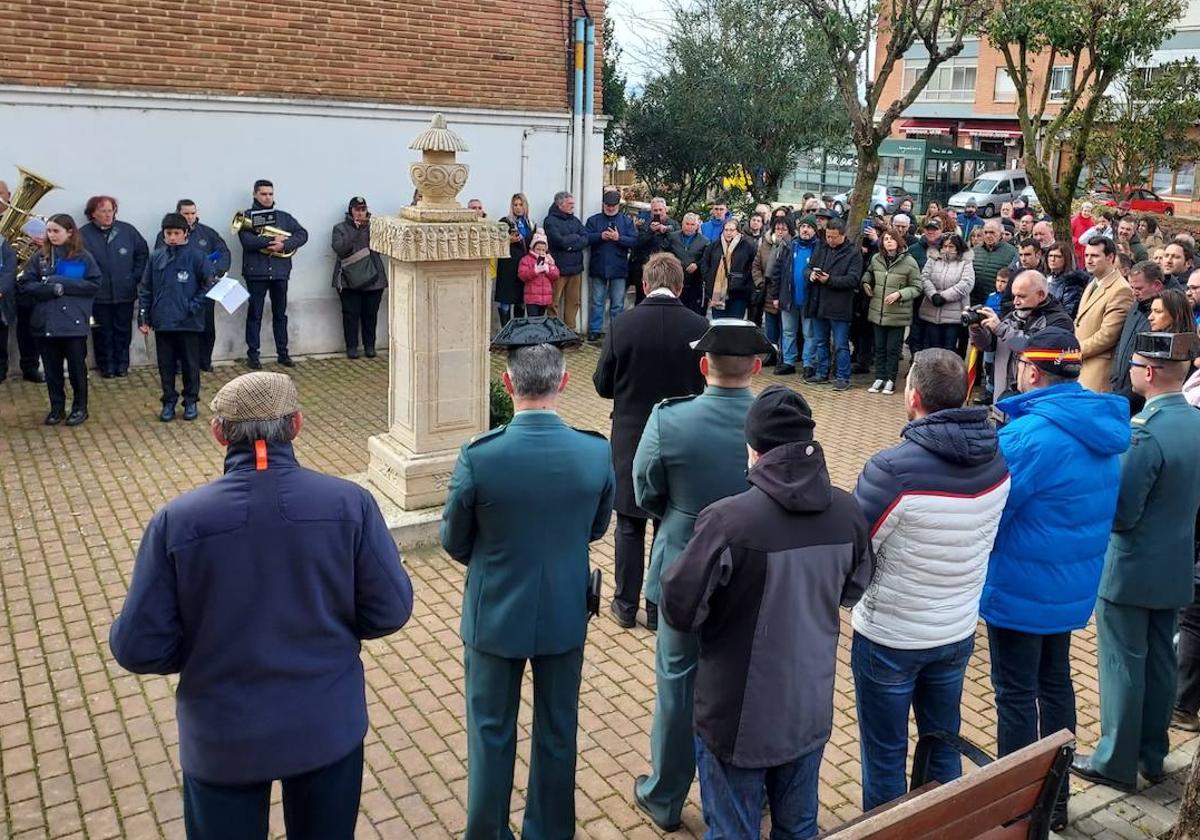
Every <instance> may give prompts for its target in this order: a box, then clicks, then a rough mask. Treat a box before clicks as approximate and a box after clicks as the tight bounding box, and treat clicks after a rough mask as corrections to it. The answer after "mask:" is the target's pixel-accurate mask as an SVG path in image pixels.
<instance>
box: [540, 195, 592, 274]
mask: <svg viewBox="0 0 1200 840" xmlns="http://www.w3.org/2000/svg"><path fill="white" fill-rule="evenodd" d="M542 230H543V231H544V232H545V233H546V240H547V244H548V245H549V246H550V256H552V257H554V263H555V265H557V266H558V273H559V275H560V276H565V277H570V276H572V275H575V274H583V252H584V251H585V250H587V246H588V236H587V230H585V229H584V227H583V222H581V221H579V219H578V217H576V216H575V215H574V214H573V213H567V212H564V211H563V210H562V209H561V208H559V206H558V205H557V204H551V205H550V209H549V210H548V211H546V218H545V219H544V220H543V221H542Z"/></svg>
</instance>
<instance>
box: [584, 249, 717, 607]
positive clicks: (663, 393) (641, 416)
mask: <svg viewBox="0 0 1200 840" xmlns="http://www.w3.org/2000/svg"><path fill="white" fill-rule="evenodd" d="M642 289H643V291H644V292H645V293H646V299H645V300H643V301H642V302H641V303H639V304H638V305H637V306H635V307H634V308H633V309H631V310H630V311H628V312H626V313H625V314H623V315H622V316H621V317H620V318H614V319H613V326H612V328H611V329H610V330H609V332H608V335H607V336H606V337H605V339H604V348H603V350H602V351H601V353H600V361H599V362H597V364H596V373H595V375H594V376H593V377H592V381H593V382H594V383H595V385H596V393H598V394H599V395H600V396H602V397H604V398H606V399H611V400H612V401H613V413H612V421H613V426H612V452H613V468H614V470H615V471H616V474H617V495H616V504H615V506H614V507H615V509H616V513H617V535H616V552H615V553H616V581H615V583H614V591H613V600H612V607H611V609H612V614H613V617H614V618H615V619H616V621H617V623H618V624H620V625H621V626H622V627H633V625H634V620H635V618H636V617H637V609H638V601H639V600H641V592H642V575H643V573H644V571H645V551H646V520H647V519H648V518H649V514H647V513H646V512H645V511H644V510H642V509H641V508H639V507H638V506H637V502H636V501H635V500H634V497H633V454H634V453H635V452H636V451H637V447H638V441H640V440H641V439H642V429H643V428H645V426H646V418H648V417H649V416H650V410H651V409H652V408H654V406H655V404H656V403H659V402H661V401H662V400H665V399H667V398H668V397H683V396H687V395H689V394H699V393H700V392H701V391H703V390H704V376H703V374H701V373H700V355H701V354H700V353H699V352H697V351H696V350H693V349H691V347H690V344H691V342H693V341H695V340H696V339H698V338H700V336H702V335H704V332H705V331H706V330H707V329H708V321H707V320H706V319H705V318H704V316H702V315H697V314H696V313H695V312H693V311H691V310H690V309H688V308H687V307H686V306H684V305H683V304H682V303H680V301H679V294H680V292H682V291H683V267H682V266H681V265H680V264H679V260H678V258H676V257H675V255H673V254H668V253H659V254H655V255H654V256H652V257H650V259H649V260H647V261H646V266H645V268H644V269H643V270H642ZM646 627H647V628H649V629H651V630H655V629H657V627H658V607H657V605H655V604H652V603H650V602H649V601H647V602H646Z"/></svg>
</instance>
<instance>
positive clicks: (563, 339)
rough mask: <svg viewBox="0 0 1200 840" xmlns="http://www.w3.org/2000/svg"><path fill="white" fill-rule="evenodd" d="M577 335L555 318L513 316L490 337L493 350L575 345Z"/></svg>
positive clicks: (577, 341)
mask: <svg viewBox="0 0 1200 840" xmlns="http://www.w3.org/2000/svg"><path fill="white" fill-rule="evenodd" d="M579 343H580V341H579V336H577V335H576V334H575V332H574V331H573V330H571V329H570V328H569V327H568V326H567V325H566V324H564V323H563V322H562V321H560V320H558V319H557V318H553V317H549V316H544V317H537V318H513V319H512V320H511V321H509V322H508V323H507V324H505V325H504V329H502V330H500V332H499V333H497V335H496V337H495V338H493V339H492V346H491V349H493V350H515V349H517V348H520V347H536V346H537V345H539V344H552V345H554V346H555V347H559V348H565V347H575V346H577V345H579Z"/></svg>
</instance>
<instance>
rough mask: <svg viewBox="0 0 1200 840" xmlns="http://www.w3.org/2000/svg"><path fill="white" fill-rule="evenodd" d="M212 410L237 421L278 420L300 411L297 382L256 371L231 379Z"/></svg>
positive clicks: (218, 392)
mask: <svg viewBox="0 0 1200 840" xmlns="http://www.w3.org/2000/svg"><path fill="white" fill-rule="evenodd" d="M209 407H210V408H211V409H212V410H213V413H214V414H216V415H217V416H218V417H221V418H223V419H225V420H230V421H232V422H234V423H245V422H248V421H253V420H278V419H279V418H280V417H287V416H288V415H289V414H295V413H296V412H297V411H299V410H300V398H299V396H298V395H297V394H296V383H295V382H293V381H292V378H291V377H290V376H288V375H287V374H284V373H267V372H266V371H255V372H254V373H245V374H242V375H241V376H239V377H238V378H237V379H234V380H232V381H230V382H226V383H225V385H224V386H223V387H222V388H221V390H219V391H217V393H216V396H214V397H213V398H212V402H211V403H209Z"/></svg>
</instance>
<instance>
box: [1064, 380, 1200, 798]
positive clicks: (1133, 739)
mask: <svg viewBox="0 0 1200 840" xmlns="http://www.w3.org/2000/svg"><path fill="white" fill-rule="evenodd" d="M1132 422H1133V438H1132V443H1131V446H1130V448H1129V450H1128V451H1127V452H1126V453H1125V454H1124V455H1123V456H1122V464H1121V490H1120V495H1119V497H1118V500H1117V512H1116V517H1115V518H1114V520H1113V531H1112V536H1111V537H1110V538H1109V544H1108V553H1107V555H1106V556H1105V559H1104V573H1103V576H1102V578H1101V581H1100V598H1099V600H1098V601H1097V603H1096V635H1097V638H1098V640H1099V649H1100V655H1099V659H1100V732H1101V735H1100V742H1099V743H1098V744H1097V745H1096V752H1095V753H1094V754H1093V756H1092V757H1091V761H1090V765H1091V768H1090V769H1091V771H1093V772H1095V773H1097V774H1099V775H1101V776H1104V777H1106V778H1107V779H1109V780H1112V781H1115V782H1117V783H1119V784H1121V785H1136V783H1137V773H1138V770H1139V768H1140V769H1141V770H1142V772H1143V773H1144V774H1145V775H1146V776H1147V777H1149V778H1154V777H1157V776H1159V775H1160V774H1161V773H1162V766H1163V759H1164V758H1165V757H1166V755H1167V752H1168V750H1169V749H1170V743H1169V741H1168V737H1167V727H1168V725H1169V724H1170V720H1171V708H1172V706H1173V704H1174V701H1175V677H1176V663H1175V651H1174V647H1173V643H1172V639H1173V637H1174V635H1175V628H1176V619H1177V615H1178V611H1179V609H1180V608H1181V607H1185V606H1187V605H1188V604H1190V603H1191V602H1192V574H1193V558H1194V546H1193V528H1194V524H1195V520H1196V509H1197V506H1198V505H1200V413H1197V411H1196V409H1194V408H1192V407H1191V406H1190V405H1188V403H1187V401H1186V400H1184V398H1183V396H1182V395H1181V394H1178V393H1172V394H1161V395H1159V396H1155V397H1151V398H1150V399H1149V400H1147V402H1146V407H1145V408H1144V409H1143V410H1142V411H1141V413H1139V414H1138V415H1137V416H1135V417H1134V418H1133V421H1132ZM1085 776H1086V774H1085Z"/></svg>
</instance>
